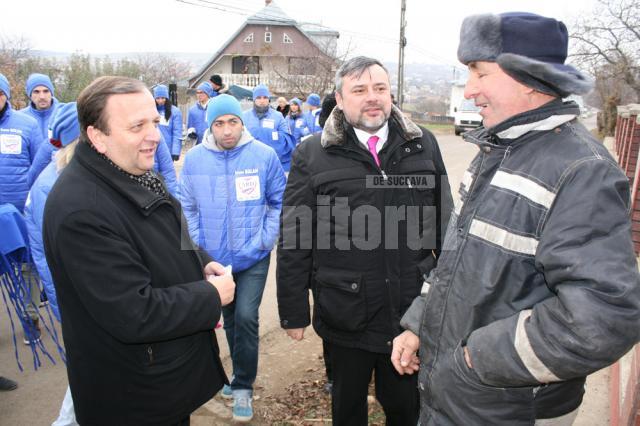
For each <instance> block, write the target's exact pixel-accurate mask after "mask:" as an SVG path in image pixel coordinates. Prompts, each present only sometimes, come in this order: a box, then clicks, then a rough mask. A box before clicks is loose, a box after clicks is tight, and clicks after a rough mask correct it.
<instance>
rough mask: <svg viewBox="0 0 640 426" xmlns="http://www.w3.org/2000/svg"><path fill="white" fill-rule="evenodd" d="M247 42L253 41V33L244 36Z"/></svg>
mask: <svg viewBox="0 0 640 426" xmlns="http://www.w3.org/2000/svg"><path fill="white" fill-rule="evenodd" d="M244 42H245V43H253V33H251V34H249V35H248V36H246V37H245V38H244Z"/></svg>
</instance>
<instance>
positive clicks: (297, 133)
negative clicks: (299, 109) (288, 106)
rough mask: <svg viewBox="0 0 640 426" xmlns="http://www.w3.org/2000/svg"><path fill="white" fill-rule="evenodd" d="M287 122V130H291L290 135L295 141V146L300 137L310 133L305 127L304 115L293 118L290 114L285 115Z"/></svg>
mask: <svg viewBox="0 0 640 426" xmlns="http://www.w3.org/2000/svg"><path fill="white" fill-rule="evenodd" d="M287 124H288V125H289V132H291V135H292V136H293V139H294V140H295V142H296V146H297V145H298V144H299V143H300V139H302V138H303V137H305V136H307V135H310V134H311V133H310V132H309V128H308V127H307V121H306V120H305V117H304V115H301V116H299V117H297V118H295V119H294V118H293V117H291V114H289V115H287Z"/></svg>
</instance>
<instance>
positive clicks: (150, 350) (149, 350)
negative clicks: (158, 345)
mask: <svg viewBox="0 0 640 426" xmlns="http://www.w3.org/2000/svg"><path fill="white" fill-rule="evenodd" d="M147 354H149V365H152V364H153V349H152V348H151V346H147Z"/></svg>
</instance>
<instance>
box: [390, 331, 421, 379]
mask: <svg viewBox="0 0 640 426" xmlns="http://www.w3.org/2000/svg"><path fill="white" fill-rule="evenodd" d="M418 348H420V339H419V338H418V336H416V335H415V334H413V332H412V331H410V330H406V331H404V332H403V333H402V334H400V335H399V336H397V337H396V338H395V339H393V350H392V351H391V363H392V364H393V366H394V368H395V369H396V371H397V372H398V373H400V374H413V373H415V372H416V371H418V369H419V368H420V360H419V359H418V356H417V355H416V353H417V352H418Z"/></svg>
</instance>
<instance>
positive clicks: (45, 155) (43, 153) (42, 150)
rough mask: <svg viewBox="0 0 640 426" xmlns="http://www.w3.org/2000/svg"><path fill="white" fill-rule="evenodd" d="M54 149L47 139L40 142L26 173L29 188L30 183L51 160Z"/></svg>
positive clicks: (31, 183)
mask: <svg viewBox="0 0 640 426" xmlns="http://www.w3.org/2000/svg"><path fill="white" fill-rule="evenodd" d="M55 150H56V148H55V147H54V146H53V145H51V143H49V142H48V139H47V140H45V141H43V142H42V143H41V144H40V146H39V147H38V151H37V152H36V156H35V158H34V159H33V162H32V163H31V167H29V172H28V173H27V183H28V184H29V188H31V185H33V183H34V182H35V181H36V179H37V178H38V175H40V173H42V171H43V170H44V168H45V167H47V164H49V163H50V162H51V159H52V157H53V154H54V152H55Z"/></svg>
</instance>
